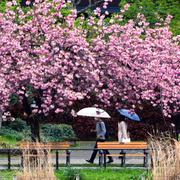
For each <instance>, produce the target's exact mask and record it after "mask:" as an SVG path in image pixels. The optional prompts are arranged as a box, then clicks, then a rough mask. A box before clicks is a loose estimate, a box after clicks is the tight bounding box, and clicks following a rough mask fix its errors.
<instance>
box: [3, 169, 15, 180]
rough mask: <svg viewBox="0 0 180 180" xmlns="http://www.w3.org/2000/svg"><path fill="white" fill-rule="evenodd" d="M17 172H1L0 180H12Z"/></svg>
mask: <svg viewBox="0 0 180 180" xmlns="http://www.w3.org/2000/svg"><path fill="white" fill-rule="evenodd" d="M16 173H17V171H9V170H1V171H0V179H2V180H12V179H13V176H14V175H16Z"/></svg>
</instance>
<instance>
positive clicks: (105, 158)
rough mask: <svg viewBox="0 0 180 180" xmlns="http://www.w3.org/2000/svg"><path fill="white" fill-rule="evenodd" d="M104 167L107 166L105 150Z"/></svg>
mask: <svg viewBox="0 0 180 180" xmlns="http://www.w3.org/2000/svg"><path fill="white" fill-rule="evenodd" d="M104 168H106V153H105V152H104Z"/></svg>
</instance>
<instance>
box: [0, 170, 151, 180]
mask: <svg viewBox="0 0 180 180" xmlns="http://www.w3.org/2000/svg"><path fill="white" fill-rule="evenodd" d="M17 173H19V172H18V171H8V170H2V171H0V179H3V180H11V179H13V176H14V175H16V174H17ZM76 174H80V180H118V179H119V180H141V177H142V175H144V176H145V177H146V178H147V175H148V173H147V172H146V171H145V170H140V169H126V168H123V169H119V170H112V169H106V170H105V169H92V170H90V169H87V170H85V169H81V170H78V169H73V168H66V169H63V170H59V171H56V172H55V175H56V177H57V180H70V179H75V175H76Z"/></svg>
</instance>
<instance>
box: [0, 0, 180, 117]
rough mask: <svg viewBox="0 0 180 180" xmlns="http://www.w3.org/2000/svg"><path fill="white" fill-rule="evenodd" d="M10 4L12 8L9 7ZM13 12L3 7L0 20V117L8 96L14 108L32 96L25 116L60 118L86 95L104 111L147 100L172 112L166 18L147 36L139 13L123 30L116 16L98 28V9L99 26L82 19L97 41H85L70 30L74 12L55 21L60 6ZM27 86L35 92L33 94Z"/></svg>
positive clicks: (176, 83) (174, 69)
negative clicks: (14, 99) (13, 98)
mask: <svg viewBox="0 0 180 180" xmlns="http://www.w3.org/2000/svg"><path fill="white" fill-rule="evenodd" d="M108 2H109V0H106V1H105V3H104V8H106V6H107V5H108ZM13 3H14V5H16V1H15V0H14V1H13ZM12 6H13V4H12V3H8V5H7V10H6V12H5V14H0V102H1V103H0V108H1V110H2V111H6V110H7V108H8V106H9V100H10V98H9V97H10V95H12V94H16V95H17V96H18V97H19V101H20V102H21V103H23V99H24V98H25V97H26V98H28V97H30V96H33V99H34V100H33V101H32V102H31V104H30V106H31V109H32V113H34V114H36V113H44V114H48V113H49V112H50V111H53V112H55V113H61V112H63V110H64V108H65V107H67V106H71V105H73V103H74V102H75V101H77V100H81V99H84V98H90V94H92V93H93V94H95V95H96V97H97V98H98V99H99V101H101V102H102V103H104V105H105V106H111V105H112V103H115V105H116V107H120V106H122V105H124V104H123V103H125V104H128V105H131V106H132V107H133V108H135V107H136V106H138V105H140V104H141V103H142V102H143V101H148V102H150V103H151V104H152V105H153V106H159V107H161V108H162V111H163V113H164V114H165V115H166V116H168V115H171V114H172V113H173V112H174V111H178V110H179V109H178V108H179V105H180V101H179V100H180V78H179V76H180V71H179V69H180V63H179V61H180V47H179V45H178V38H175V37H173V36H172V33H171V32H170V30H169V27H168V23H169V21H170V19H171V16H168V17H167V19H166V21H165V26H164V27H159V26H157V27H155V28H154V29H152V28H150V27H149V26H148V23H147V22H146V20H145V19H144V17H143V15H140V14H139V15H138V18H139V23H138V24H137V23H135V22H134V21H132V20H130V21H129V22H128V23H126V24H125V25H121V24H118V23H116V22H117V21H118V19H119V17H120V16H121V17H123V15H121V14H120V15H117V16H113V17H112V19H111V20H110V21H109V24H106V26H104V24H103V23H104V20H105V15H104V14H103V15H102V14H101V10H100V9H99V8H97V9H96V10H95V15H97V16H99V19H98V20H96V19H95V18H96V17H89V19H88V20H87V21H88V25H89V26H94V27H96V36H94V37H93V38H92V39H91V41H90V42H89V41H87V39H86V38H87V36H88V33H89V32H88V31H85V30H84V29H83V28H81V27H77V26H74V24H75V21H76V17H77V12H76V10H72V11H71V14H69V15H67V16H63V15H62V14H61V8H63V7H65V1H61V0H53V1H52V2H49V1H43V2H40V1H37V0H36V1H35V3H34V6H33V7H32V9H30V10H29V11H28V12H24V11H23V10H22V9H21V8H16V11H14V10H12ZM128 7H129V5H125V7H124V9H123V12H124V11H125V10H127V9H128ZM123 12H122V13H123ZM105 13H106V14H107V12H105ZM81 19H82V20H83V18H82V17H81ZM29 85H31V86H32V87H33V88H34V89H35V90H37V92H42V93H40V95H39V94H38V93H34V94H33V95H32V94H31V93H29V92H28V88H27V87H28V86H29ZM37 94H38V95H37ZM36 96H38V97H39V98H40V99H41V103H40V105H39V104H37V102H36V100H35V99H36Z"/></svg>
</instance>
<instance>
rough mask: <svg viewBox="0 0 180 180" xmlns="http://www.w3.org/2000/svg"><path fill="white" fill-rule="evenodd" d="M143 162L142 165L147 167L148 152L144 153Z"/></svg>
mask: <svg viewBox="0 0 180 180" xmlns="http://www.w3.org/2000/svg"><path fill="white" fill-rule="evenodd" d="M144 155H145V156H144V163H143V165H144V167H148V153H144Z"/></svg>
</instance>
